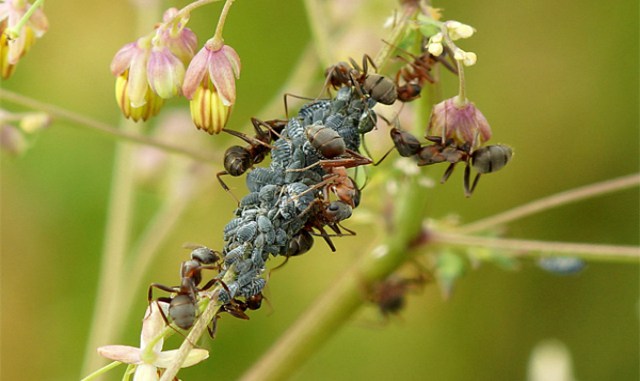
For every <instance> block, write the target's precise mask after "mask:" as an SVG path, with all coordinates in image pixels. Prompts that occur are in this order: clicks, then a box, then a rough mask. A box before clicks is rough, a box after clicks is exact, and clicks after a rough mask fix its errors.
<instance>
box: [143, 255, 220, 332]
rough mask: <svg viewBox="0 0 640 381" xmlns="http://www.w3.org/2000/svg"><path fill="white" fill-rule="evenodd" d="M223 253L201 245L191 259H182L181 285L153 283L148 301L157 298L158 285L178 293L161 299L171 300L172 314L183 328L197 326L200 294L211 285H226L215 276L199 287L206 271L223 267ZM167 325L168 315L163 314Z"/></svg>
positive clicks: (170, 314)
mask: <svg viewBox="0 0 640 381" xmlns="http://www.w3.org/2000/svg"><path fill="white" fill-rule="evenodd" d="M221 258H222V256H221V254H220V253H219V252H217V251H214V250H211V249H209V248H207V247H204V246H201V247H198V248H195V249H194V250H193V251H192V252H191V259H190V260H188V261H185V262H182V264H181V265H180V278H181V283H180V286H174V287H169V286H165V285H163V284H159V283H152V284H151V285H150V286H149V290H148V295H147V297H148V299H147V300H148V301H149V303H151V302H152V301H153V289H154V288H157V289H160V290H162V291H166V292H169V293H175V294H176V295H175V296H173V297H161V298H158V299H156V300H157V301H161V302H166V303H169V317H171V320H173V322H174V323H175V324H176V326H178V327H179V328H182V329H189V328H191V327H192V326H193V323H194V322H195V318H196V310H197V308H196V304H197V299H198V293H199V292H201V291H204V290H207V289H209V288H211V286H213V285H214V284H215V283H220V284H221V285H222V287H224V288H226V285H225V284H224V283H223V282H222V281H221V280H220V279H216V278H214V279H212V280H210V281H209V282H207V283H206V284H205V285H204V286H202V287H198V285H199V284H200V282H201V281H202V270H220V265H219V262H220V260H221ZM162 317H163V318H164V320H165V322H166V323H167V325H169V322H168V321H167V317H166V316H165V315H164V313H162Z"/></svg>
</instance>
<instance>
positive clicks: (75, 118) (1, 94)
mask: <svg viewBox="0 0 640 381" xmlns="http://www.w3.org/2000/svg"><path fill="white" fill-rule="evenodd" d="M0 99H6V100H9V101H11V102H13V103H16V104H20V105H23V106H27V107H29V108H32V109H34V110H39V111H44V112H46V113H48V114H51V115H53V116H55V117H58V118H61V119H66V120H68V121H71V122H73V123H75V124H77V125H79V126H81V127H87V128H90V129H94V130H97V131H100V132H103V133H106V134H108V135H111V136H114V137H116V138H119V139H124V140H127V141H130V142H134V143H139V144H144V145H148V146H152V147H156V148H159V149H161V150H164V151H166V152H172V153H177V154H181V155H185V156H189V157H191V158H193V159H195V160H198V161H202V162H205V163H206V162H218V161H220V155H218V154H216V155H206V154H202V153H201V152H199V151H195V150H192V149H189V148H187V147H180V146H177V145H173V144H170V143H165V142H162V141H160V140H157V139H154V138H151V137H148V136H144V135H142V134H140V133H137V132H136V131H133V130H123V129H120V128H116V127H112V126H111V125H109V124H106V123H102V122H99V121H97V120H94V119H91V118H88V117H86V116H83V115H80V114H77V113H74V112H72V111H69V110H65V109H63V108H61V107H58V106H55V105H52V104H49V103H44V102H39V101H36V100H34V99H32V98H29V97H25V96H23V95H20V94H17V93H14V92H11V91H7V90H4V89H0Z"/></svg>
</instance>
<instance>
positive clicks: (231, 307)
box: [207, 293, 266, 339]
mask: <svg viewBox="0 0 640 381" xmlns="http://www.w3.org/2000/svg"><path fill="white" fill-rule="evenodd" d="M264 299H266V298H265V297H264V295H262V293H258V294H256V295H253V296H251V297H249V298H247V300H246V301H242V300H239V299H233V300H231V302H229V303H226V304H224V305H222V307H221V308H220V311H219V312H218V313H217V314H216V316H214V317H213V320H211V326H209V327H207V330H208V331H209V336H210V337H211V338H212V339H215V336H216V331H217V330H218V319H220V313H222V312H227V313H228V314H229V315H231V316H233V317H235V318H238V319H242V320H249V315H247V314H246V313H245V312H246V311H247V310H252V311H253V310H257V309H259V308H260V307H261V306H262V301H263V300H264Z"/></svg>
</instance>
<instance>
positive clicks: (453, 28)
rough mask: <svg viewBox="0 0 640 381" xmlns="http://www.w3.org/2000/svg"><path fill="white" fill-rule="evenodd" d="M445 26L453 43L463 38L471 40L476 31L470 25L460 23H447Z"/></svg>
mask: <svg viewBox="0 0 640 381" xmlns="http://www.w3.org/2000/svg"><path fill="white" fill-rule="evenodd" d="M445 25H446V27H447V30H448V32H449V37H451V39H452V40H453V41H455V40H459V39H461V38H469V37H471V36H473V34H474V33H475V31H476V30H475V29H473V27H471V26H470V25H467V24H463V23H461V22H458V21H447V22H446V23H445Z"/></svg>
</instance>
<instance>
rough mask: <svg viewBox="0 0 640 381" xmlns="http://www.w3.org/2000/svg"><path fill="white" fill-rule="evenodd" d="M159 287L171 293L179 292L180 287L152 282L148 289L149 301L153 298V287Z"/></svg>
mask: <svg viewBox="0 0 640 381" xmlns="http://www.w3.org/2000/svg"><path fill="white" fill-rule="evenodd" d="M154 287H155V288H157V289H159V290H162V291H166V292H169V293H174V292H178V291H179V290H178V287H169V286H165V285H164V284H160V283H151V284H150V285H149V290H148V291H147V300H148V301H149V302H151V301H152V300H153V288H154Z"/></svg>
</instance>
